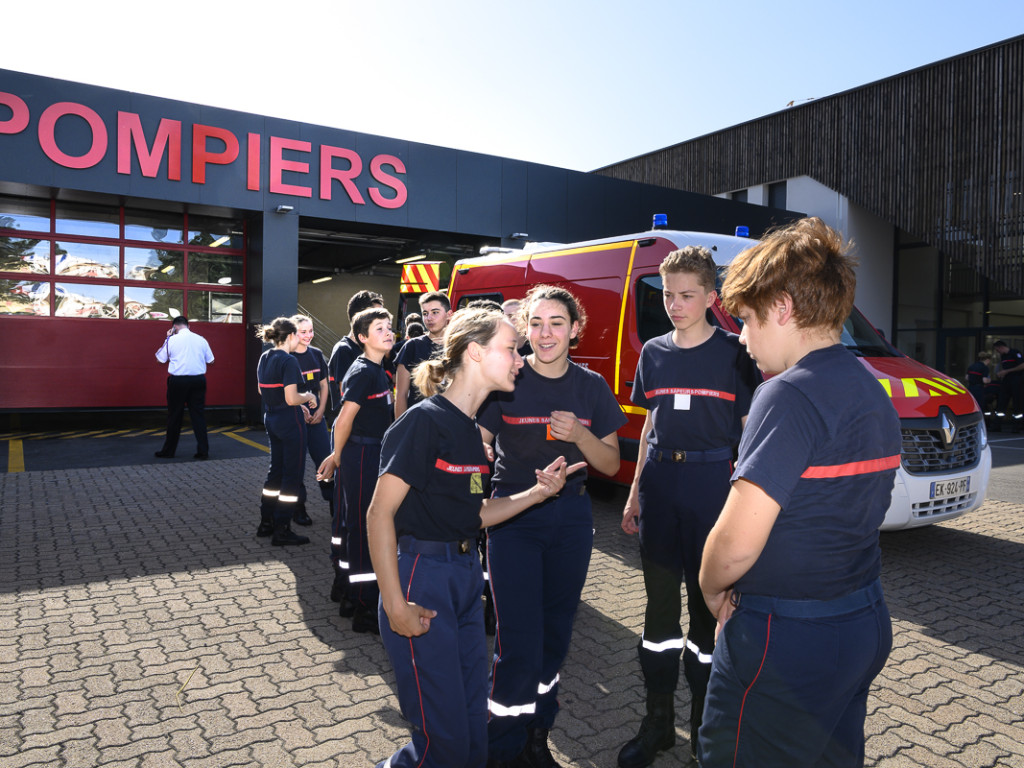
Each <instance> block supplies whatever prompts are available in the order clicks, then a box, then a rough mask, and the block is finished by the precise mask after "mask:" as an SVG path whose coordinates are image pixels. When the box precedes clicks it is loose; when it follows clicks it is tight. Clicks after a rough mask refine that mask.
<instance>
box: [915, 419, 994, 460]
mask: <svg viewBox="0 0 1024 768" xmlns="http://www.w3.org/2000/svg"><path fill="white" fill-rule="evenodd" d="M961 418H965V419H967V418H969V419H972V420H973V421H974V423H973V424H965V423H963V421H962V420H961ZM922 421H923V420H921V419H912V420H911V419H908V420H905V421H904V422H903V423H904V426H903V428H902V430H901V431H902V433H903V455H902V461H903V468H904V469H905V470H906V471H907V472H909V473H910V474H912V475H925V474H930V473H932V472H950V471H954V470H958V469H965V468H967V467H973V466H974V465H975V464H977V463H978V460H979V458H980V456H981V430H982V429H983V427H982V426H981V414H971V416H968V417H958V418H957V419H956V421H957V422H958V427H957V433H956V437H955V439H954V440H953V443H952V445H950V446H949V447H948V448H947V447H946V446H944V445H943V444H942V432H941V431H940V430H939V429H938V428H937V427H936V428H933V429H928V428H921V426H920V425H921V422H922ZM929 421H932V420H929ZM907 424H913V425H914V426H906V425H907Z"/></svg>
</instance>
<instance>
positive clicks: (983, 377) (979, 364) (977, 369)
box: [967, 349, 999, 411]
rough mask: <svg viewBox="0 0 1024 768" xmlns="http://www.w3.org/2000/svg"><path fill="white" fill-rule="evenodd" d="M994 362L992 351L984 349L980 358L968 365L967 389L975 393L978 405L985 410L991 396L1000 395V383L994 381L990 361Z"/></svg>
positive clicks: (979, 354)
mask: <svg viewBox="0 0 1024 768" xmlns="http://www.w3.org/2000/svg"><path fill="white" fill-rule="evenodd" d="M991 362H992V353H991V352H989V351H988V350H987V349H983V350H982V351H981V352H979V353H978V359H977V360H975V361H974V362H973V363H971V364H970V365H969V366H968V367H967V391H968V392H970V393H971V394H972V395H974V399H975V400H976V401H977V402H978V407H979V408H981V410H982V411H984V410H985V404H986V401H987V400H988V398H989V397H996V398H998V397H999V384H998V383H994V382H993V381H992V378H991V376H992V371H991V369H990V368H989V363H991Z"/></svg>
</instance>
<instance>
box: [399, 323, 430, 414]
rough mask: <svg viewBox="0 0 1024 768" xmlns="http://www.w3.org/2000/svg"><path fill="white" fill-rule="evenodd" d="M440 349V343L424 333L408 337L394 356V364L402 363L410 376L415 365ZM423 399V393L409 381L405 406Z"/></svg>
mask: <svg viewBox="0 0 1024 768" xmlns="http://www.w3.org/2000/svg"><path fill="white" fill-rule="evenodd" d="M440 351H441V345H440V344H435V343H434V342H433V341H431V340H430V337H429V336H427V335H426V334H424V335H423V336H417V337H416V338H415V339H409V340H408V341H407V342H405V344H403V345H402V349H401V351H400V352H399V353H398V357H397V358H395V365H404V366H405V369H406V370H407V371H408V372H409V376H410V377H411V376H412V374H413V372H414V371H415V370H416V366H417V365H419V364H420V363H422V362H423V361H424V360H429V359H430V358H432V357H434V355H436V354H437V353H439V352H440ZM421 400H423V393H422V392H420V391H419V389H417V388H416V385H415V384H413V383H412V380H411V378H410V381H409V396H408V398H407V400H406V407H409V406H411V405H414V404H416V403H418V402H420V401H421Z"/></svg>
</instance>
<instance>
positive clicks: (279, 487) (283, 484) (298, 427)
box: [263, 408, 306, 525]
mask: <svg viewBox="0 0 1024 768" xmlns="http://www.w3.org/2000/svg"><path fill="white" fill-rule="evenodd" d="M263 423H264V425H265V426H266V428H267V438H268V440H269V441H270V468H269V469H268V470H267V479H266V481H265V482H264V483H263V487H264V488H265V489H268V490H271V491H277V492H278V493H279V496H278V503H277V505H276V506H275V509H274V525H288V524H289V523H290V522H291V519H292V510H293V507H294V504H291V503H288V504H282V502H285V501H289V500H290V501H292V502H294V501H298V499H299V495H300V494H301V492H302V472H303V470H304V468H305V461H306V430H305V428H304V425H305V420H304V419H303V416H302V412H301V411H300V410H299V409H298V408H286V409H282V410H279V411H269V412H267V413H264V414H263Z"/></svg>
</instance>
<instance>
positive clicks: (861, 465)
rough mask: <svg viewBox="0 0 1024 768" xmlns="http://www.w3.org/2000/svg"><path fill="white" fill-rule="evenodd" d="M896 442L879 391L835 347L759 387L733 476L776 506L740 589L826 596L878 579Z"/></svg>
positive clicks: (890, 413)
mask: <svg viewBox="0 0 1024 768" xmlns="http://www.w3.org/2000/svg"><path fill="white" fill-rule="evenodd" d="M901 443H902V440H901V436H900V422H899V417H898V416H897V414H896V409H895V408H894V407H893V405H892V402H891V400H890V399H889V397H888V396H887V395H886V394H885V390H883V389H882V387H881V386H879V384H878V381H876V380H875V378H874V376H872V375H871V374H870V373H869V372H868V371H867V370H866V369H865V368H864V366H863V365H861V363H860V362H859V361H858V360H857V358H856V357H854V355H853V353H851V352H850V351H849V350H847V349H846V348H845V347H843V346H842V345H840V344H837V345H835V346H832V347H827V348H825V349H820V350H816V351H814V352H811V353H810V354H808V355H806V356H805V357H804V358H803V359H802V360H800V361H799V362H798V363H797V364H796V365H795V366H793V367H792V368H790V369H788V370H786V371H784V372H783V373H781V374H779V375H778V376H775V377H773V378H771V379H769V380H768V381H766V382H765V383H764V384H762V385H761V386H760V387H758V390H757V392H755V393H754V402H753V405H752V406H751V409H750V416H749V418H748V419H747V427H746V429H745V430H744V432H743V439H742V440H741V442H740V456H739V461H738V462H737V465H736V471H735V472H734V473H733V480H734V481H735V480H738V479H739V478H743V479H745V480H749V481H750V482H752V483H754V484H756V485H757V486H759V487H760V488H761V489H762V490H763V491H764V492H765V493H767V494H768V495H769V496H770V497H771V498H772V499H774V500H775V501H776V502H777V503H778V504H779V506H781V507H782V510H781V511H780V512H779V516H778V518H777V519H776V521H775V525H774V527H773V528H772V531H771V533H770V534H769V536H768V541H767V543H766V544H765V547H764V550H763V551H762V552H761V555H760V557H759V558H758V559H757V561H756V562H755V563H754V565H753V566H752V567H751V568H750V570H749V571H748V572H747V573H746V574H745V575H744V576H743V577H742V578H741V579H740V580H739V581H738V582H737V583H736V589H737V590H738V591H739V592H741V593H743V592H749V593H752V594H759V595H771V596H773V597H783V598H792V599H815V600H831V599H834V598H836V597H842V596H843V595H845V594H848V593H850V592H852V591H854V590H856V589H860V588H861V587H864V586H866V585H867V584H869V583H871V582H872V581H873V580H874V579H876V578H877V577H878V575H879V572H880V569H881V562H880V551H879V547H878V527H879V526H880V525H881V524H882V520H883V519H884V518H885V513H886V510H887V509H888V508H889V503H890V500H891V494H892V486H893V479H894V477H895V474H896V467H898V466H899V462H900V448H901Z"/></svg>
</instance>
